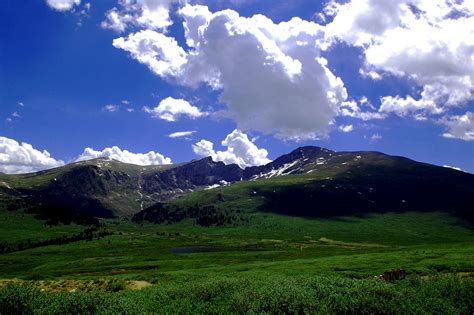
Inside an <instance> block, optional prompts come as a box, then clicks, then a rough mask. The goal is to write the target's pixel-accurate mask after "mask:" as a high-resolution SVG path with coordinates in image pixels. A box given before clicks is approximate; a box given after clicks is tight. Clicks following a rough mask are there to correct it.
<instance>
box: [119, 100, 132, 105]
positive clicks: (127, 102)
mask: <svg viewBox="0 0 474 315" xmlns="http://www.w3.org/2000/svg"><path fill="white" fill-rule="evenodd" d="M121 103H122V104H125V105H128V104H130V101H128V100H122V101H121Z"/></svg>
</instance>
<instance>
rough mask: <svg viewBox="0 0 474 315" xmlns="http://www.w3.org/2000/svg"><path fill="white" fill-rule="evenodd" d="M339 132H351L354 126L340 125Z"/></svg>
mask: <svg viewBox="0 0 474 315" xmlns="http://www.w3.org/2000/svg"><path fill="white" fill-rule="evenodd" d="M339 130H340V131H342V132H345V133H347V132H351V131H353V130H354V126H352V125H342V126H339Z"/></svg>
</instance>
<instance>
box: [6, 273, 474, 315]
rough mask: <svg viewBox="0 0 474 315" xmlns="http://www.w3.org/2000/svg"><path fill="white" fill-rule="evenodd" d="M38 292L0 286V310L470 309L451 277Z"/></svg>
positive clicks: (463, 285) (249, 279)
mask: <svg viewBox="0 0 474 315" xmlns="http://www.w3.org/2000/svg"><path fill="white" fill-rule="evenodd" d="M114 292H116V291H115V290H112V292H111V293H107V292H104V291H90V292H79V291H78V292H40V291H39V290H37V289H34V288H32V287H29V286H15V285H7V286H5V287H3V288H2V289H0V312H1V313H2V314H11V313H15V314H18V313H24V314H30V313H33V312H35V313H48V314H66V313H68V314H71V313H74V314H86V313H94V314H95V313H100V314H103V313H109V314H110V313H124V312H125V313H128V312H132V313H143V312H145V313H150V312H153V313H156V312H158V313H205V314H222V313H238V314H242V313H266V314H282V313H290V314H296V313H298V314H302V313H312V314H314V313H319V314H321V313H324V314H387V313H399V314H432V313H437V314H471V313H472V312H473V311H474V282H473V281H461V280H459V279H457V278H453V277H451V278H443V279H441V278H440V279H433V280H428V281H421V280H416V279H414V280H411V281H408V280H406V281H401V282H397V283H393V284H390V283H384V282H382V281H378V280H351V279H341V278H338V277H295V278H288V277H281V276H275V275H265V276H257V275H252V276H246V277H233V278H226V277H222V276H221V277H214V278H210V279H205V280H204V279H199V280H191V281H189V280H187V281H179V282H170V283H165V284H160V285H157V286H152V287H148V288H145V289H142V290H140V291H128V290H127V291H120V292H117V293H114Z"/></svg>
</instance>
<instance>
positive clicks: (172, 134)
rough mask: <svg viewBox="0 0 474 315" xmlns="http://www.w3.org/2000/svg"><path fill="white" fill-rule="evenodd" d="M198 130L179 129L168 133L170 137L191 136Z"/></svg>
mask: <svg viewBox="0 0 474 315" xmlns="http://www.w3.org/2000/svg"><path fill="white" fill-rule="evenodd" d="M195 133H196V131H194V130H193V131H178V132H173V133H170V134H169V135H168V137H169V138H182V137H189V136H192V135H193V134H195Z"/></svg>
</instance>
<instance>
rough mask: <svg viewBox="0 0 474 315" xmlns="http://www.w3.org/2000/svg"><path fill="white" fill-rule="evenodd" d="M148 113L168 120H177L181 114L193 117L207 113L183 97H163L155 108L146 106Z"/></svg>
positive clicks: (145, 109)
mask: <svg viewBox="0 0 474 315" xmlns="http://www.w3.org/2000/svg"><path fill="white" fill-rule="evenodd" d="M143 110H144V111H145V112H146V113H149V114H151V115H152V117H155V118H160V119H163V120H167V121H177V120H178V119H179V118H180V117H181V116H188V117H190V118H192V119H195V118H198V117H201V116H204V115H206V113H203V112H201V111H200V110H199V108H197V107H196V106H193V105H191V104H190V103H189V102H188V101H186V100H183V99H176V98H172V97H167V98H165V99H163V100H162V101H161V102H160V104H159V105H158V106H156V107H155V108H149V107H144V108H143Z"/></svg>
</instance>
